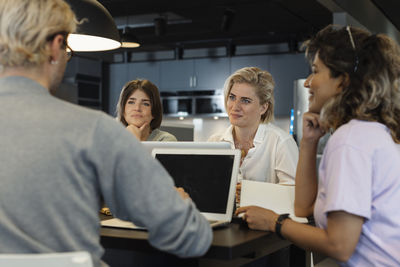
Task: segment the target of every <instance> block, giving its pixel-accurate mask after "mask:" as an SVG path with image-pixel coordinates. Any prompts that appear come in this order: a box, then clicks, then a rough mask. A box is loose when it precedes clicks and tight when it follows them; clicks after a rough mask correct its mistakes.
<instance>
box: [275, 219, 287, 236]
mask: <svg viewBox="0 0 400 267" xmlns="http://www.w3.org/2000/svg"><path fill="white" fill-rule="evenodd" d="M288 218H289V213H284V214H281V215H279V217H278V219H276V223H275V233H276V234H277V235H278V236H279V238H280V239H285V238H284V237H283V236H282V234H281V228H282V224H283V221H284V220H286V219H288Z"/></svg>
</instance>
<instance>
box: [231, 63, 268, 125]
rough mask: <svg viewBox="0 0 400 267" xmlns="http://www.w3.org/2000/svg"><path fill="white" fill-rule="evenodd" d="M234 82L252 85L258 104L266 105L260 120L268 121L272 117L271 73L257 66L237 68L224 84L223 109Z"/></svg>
mask: <svg viewBox="0 0 400 267" xmlns="http://www.w3.org/2000/svg"><path fill="white" fill-rule="evenodd" d="M235 83H246V84H249V85H250V86H253V87H254V90H255V92H256V95H257V96H258V98H259V101H260V104H261V105H264V104H267V105H268V109H267V111H266V112H265V113H264V114H263V115H261V122H263V123H268V122H270V121H273V119H274V86H275V82H274V79H273V78H272V75H271V73H269V72H268V71H265V70H261V69H259V68H257V67H245V68H242V69H239V70H237V71H236V72H235V73H233V74H232V75H231V76H229V77H228V79H226V81H225V85H224V95H225V109H226V106H227V102H228V97H229V94H230V92H231V90H232V86H233V85H234V84H235Z"/></svg>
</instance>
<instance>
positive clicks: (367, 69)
mask: <svg viewBox="0 0 400 267" xmlns="http://www.w3.org/2000/svg"><path fill="white" fill-rule="evenodd" d="M304 46H305V47H306V56H307V58H308V60H309V61H310V62H312V61H313V60H314V58H315V56H316V55H317V54H318V57H319V59H320V60H321V61H322V62H323V63H324V64H325V65H326V66H327V67H328V68H329V70H330V75H331V77H334V78H337V77H339V76H343V77H346V76H347V77H348V81H349V82H348V83H347V84H346V86H345V88H343V90H342V91H341V92H340V93H339V94H337V95H336V96H334V97H333V98H331V99H330V100H329V101H327V103H325V105H324V106H323V108H322V110H321V121H322V123H323V124H324V125H325V126H326V127H328V128H332V129H334V130H335V129H337V128H338V127H340V126H341V125H343V124H345V123H347V122H349V121H350V120H351V119H359V120H364V121H376V122H380V123H382V124H385V125H386V126H387V127H388V128H389V129H390V133H391V135H392V138H393V140H394V141H395V142H396V143H400V80H399V79H400V48H399V46H398V45H397V43H396V42H395V41H394V40H392V39H391V38H390V37H388V36H387V35H385V34H370V33H369V32H367V31H365V30H362V29H359V28H356V27H349V26H347V27H340V26H335V25H329V26H327V27H325V28H324V29H322V30H321V31H319V32H318V33H317V35H316V36H315V37H314V38H312V39H310V40H308V41H306V42H305V43H304Z"/></svg>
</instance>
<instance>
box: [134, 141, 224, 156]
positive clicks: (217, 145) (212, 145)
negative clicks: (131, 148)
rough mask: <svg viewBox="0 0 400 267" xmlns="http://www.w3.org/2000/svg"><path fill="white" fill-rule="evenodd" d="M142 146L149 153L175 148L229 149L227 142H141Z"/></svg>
mask: <svg viewBox="0 0 400 267" xmlns="http://www.w3.org/2000/svg"><path fill="white" fill-rule="evenodd" d="M141 143H142V145H144V146H145V147H146V149H147V150H148V151H149V153H150V154H151V152H152V151H153V149H154V148H175V149H193V148H202V149H230V148H231V144H230V143H228V142H191V141H180V142H158V141H143V142H141Z"/></svg>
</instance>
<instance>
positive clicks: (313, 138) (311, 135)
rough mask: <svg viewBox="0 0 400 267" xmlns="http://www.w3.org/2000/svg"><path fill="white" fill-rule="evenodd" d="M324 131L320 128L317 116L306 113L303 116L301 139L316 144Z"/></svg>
mask: <svg viewBox="0 0 400 267" xmlns="http://www.w3.org/2000/svg"><path fill="white" fill-rule="evenodd" d="M324 134H325V129H323V128H322V126H321V123H320V121H319V114H317V113H312V112H306V113H304V114H303V137H302V139H303V140H304V141H307V142H313V143H314V142H318V140H319V139H320V138H321V137H322V136H324Z"/></svg>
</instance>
